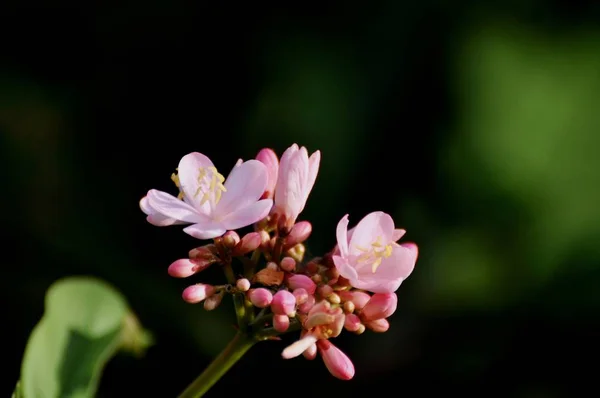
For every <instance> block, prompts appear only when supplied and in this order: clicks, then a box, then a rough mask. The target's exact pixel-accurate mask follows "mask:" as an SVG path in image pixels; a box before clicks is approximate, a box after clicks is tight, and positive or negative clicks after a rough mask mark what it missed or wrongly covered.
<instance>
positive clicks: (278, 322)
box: [273, 315, 290, 333]
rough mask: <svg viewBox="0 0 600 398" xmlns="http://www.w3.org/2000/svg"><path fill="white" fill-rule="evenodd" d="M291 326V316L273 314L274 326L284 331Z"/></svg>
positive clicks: (280, 331) (277, 329) (281, 331)
mask: <svg viewBox="0 0 600 398" xmlns="http://www.w3.org/2000/svg"><path fill="white" fill-rule="evenodd" d="M289 327H290V318H289V317H288V316H287V315H273V328H274V329H275V330H276V331H278V332H279V333H283V332H285V331H286V330H288V328H289Z"/></svg>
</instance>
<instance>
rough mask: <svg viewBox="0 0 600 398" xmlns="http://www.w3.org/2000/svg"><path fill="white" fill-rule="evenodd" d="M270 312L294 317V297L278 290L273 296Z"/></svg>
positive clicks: (285, 291)
mask: <svg viewBox="0 0 600 398" xmlns="http://www.w3.org/2000/svg"><path fill="white" fill-rule="evenodd" d="M271 310H272V311H273V313H274V314H276V315H287V316H290V317H294V316H296V297H294V295H293V294H292V293H290V292H288V291H287V290H280V291H278V292H277V293H275V295H274V296H273V302H272V303H271Z"/></svg>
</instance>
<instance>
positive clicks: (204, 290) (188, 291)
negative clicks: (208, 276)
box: [181, 283, 216, 304]
mask: <svg viewBox="0 0 600 398" xmlns="http://www.w3.org/2000/svg"><path fill="white" fill-rule="evenodd" d="M215 291H216V289H215V287H214V286H212V285H206V284H204V283H198V284H195V285H191V286H188V287H186V288H185V289H184V291H183V293H182V294H181V297H182V298H183V300H184V301H187V302H188V303H191V304H196V303H199V302H201V301H202V300H204V299H206V298H208V297H211V296H212V295H213V294H215Z"/></svg>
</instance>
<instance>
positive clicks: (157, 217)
mask: <svg viewBox="0 0 600 398" xmlns="http://www.w3.org/2000/svg"><path fill="white" fill-rule="evenodd" d="M148 202H149V200H148V197H147V196H144V197H143V198H142V199H141V200H140V209H142V211H143V212H144V213H145V214H146V215H147V216H148V217H146V220H147V221H148V222H149V223H150V224H152V225H155V226H157V227H166V226H169V225H176V224H184V222H183V221H178V220H175V219H174V218H170V217H165V216H163V215H162V214H160V213H157V212H156V210H154V209H153V208H152V207H151V206H150V204H149V203H148Z"/></svg>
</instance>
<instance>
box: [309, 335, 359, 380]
mask: <svg viewBox="0 0 600 398" xmlns="http://www.w3.org/2000/svg"><path fill="white" fill-rule="evenodd" d="M317 348H318V349H319V353H320V354H321V357H322V358H323V362H325V366H326V367H327V370H329V373H331V374H332V375H333V376H334V377H337V378H338V379H341V380H350V379H351V378H353V377H354V365H353V364H352V361H351V360H350V358H348V357H347V356H346V354H344V353H343V352H342V351H341V350H340V349H339V348H337V347H336V346H334V345H333V344H332V343H331V342H330V341H329V340H319V341H317Z"/></svg>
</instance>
